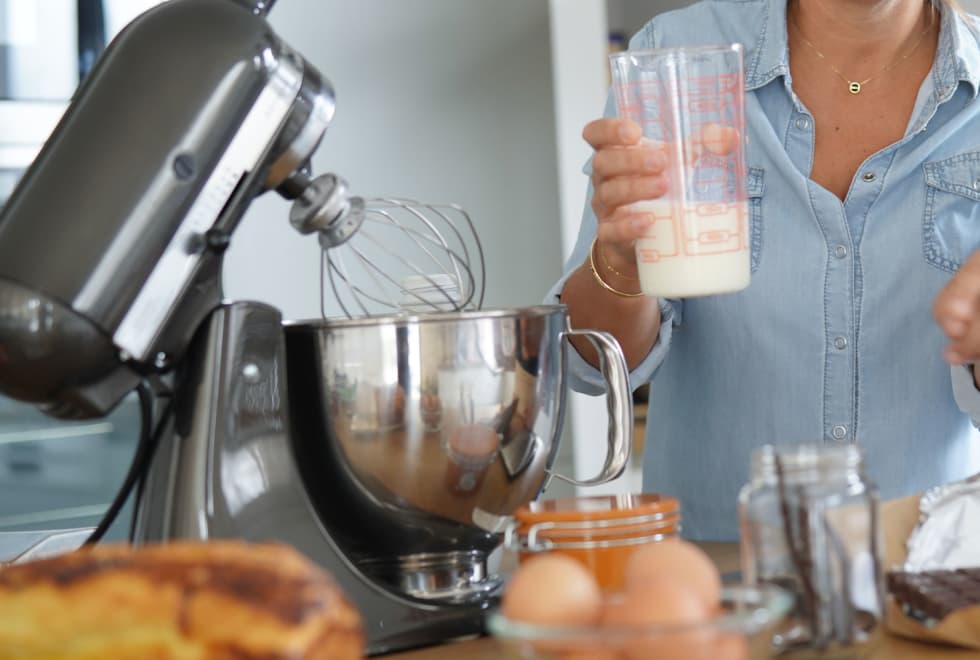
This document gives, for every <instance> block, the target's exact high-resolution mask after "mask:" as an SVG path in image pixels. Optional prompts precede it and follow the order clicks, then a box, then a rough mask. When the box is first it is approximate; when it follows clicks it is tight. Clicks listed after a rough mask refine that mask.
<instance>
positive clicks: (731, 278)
mask: <svg viewBox="0 0 980 660" xmlns="http://www.w3.org/2000/svg"><path fill="white" fill-rule="evenodd" d="M633 209H634V210H635V211H637V212H641V213H646V214H650V215H652V216H653V224H652V225H651V226H650V227H649V228H648V229H647V232H646V234H645V235H644V236H643V237H642V238H640V239H639V240H637V241H636V261H637V267H638V269H639V277H640V289H641V290H642V291H643V293H645V294H646V295H648V296H656V297H658V298H691V297H696V296H706V295H713V294H720V293H731V292H734V291H740V290H742V289H744V288H746V287H747V286H748V285H749V273H750V266H751V264H750V259H749V257H750V250H749V232H748V221H749V214H748V203H747V202H703V201H701V202H686V203H684V202H680V201H671V200H656V201H650V202H640V203H637V204H634V205H633Z"/></svg>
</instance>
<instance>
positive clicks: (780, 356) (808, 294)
mask: <svg viewBox="0 0 980 660" xmlns="http://www.w3.org/2000/svg"><path fill="white" fill-rule="evenodd" d="M967 21H970V22H971V24H972V21H973V19H972V18H969V17H964V16H960V15H957V14H956V13H955V12H953V11H945V12H944V15H943V18H942V27H941V32H940V39H939V48H938V51H937V55H936V61H935V64H934V66H933V69H932V72H931V73H930V74H929V75H928V76H927V77H926V79H925V80H924V82H923V83H922V88H921V89H920V91H919V95H918V99H917V101H916V104H915V109H914V111H913V113H912V117H911V120H910V122H909V125H908V129H907V130H906V133H905V136H904V137H903V138H902V139H901V140H900V141H899V142H898V143H896V144H893V145H891V146H889V147H887V148H885V149H883V150H881V151H879V152H878V153H875V154H873V155H872V156H870V157H869V158H868V159H867V160H866V161H865V162H864V163H863V164H862V165H861V167H860V168H859V169H858V171H857V173H856V175H855V177H854V180H853V182H852V183H851V188H850V191H849V192H848V195H847V198H846V200H845V201H844V202H843V203H842V202H841V200H840V199H838V198H837V197H836V196H835V195H834V194H832V193H831V192H829V191H827V190H826V189H824V188H822V187H821V186H819V185H817V184H815V183H814V182H813V181H811V180H810V179H809V173H810V170H811V166H812V162H813V151H814V120H813V117H812V115H811V114H810V112H809V111H808V110H807V108H806V107H805V106H804V105H803V103H802V102H801V101H800V99H799V98H798V97H797V96H796V94H795V93H794V92H793V84H792V79H791V76H790V71H789V66H788V51H787V42H786V6H785V0H707V1H705V2H700V3H698V4H696V5H693V6H691V7H688V8H685V9H681V10H677V11H673V12H669V13H665V14H663V15H660V16H658V17H656V18H655V19H654V20H653V21H651V22H650V23H649V24H648V25H647V26H646V27H645V28H644V29H643V31H641V32H640V33H639V34H638V35H636V37H634V39H633V40H632V42H631V48H634V49H639V48H650V47H666V46H680V45H702V44H711V43H724V42H729V43H731V42H739V43H741V44H743V46H744V47H745V70H746V89H747V96H746V104H747V123H748V150H747V159H748V165H749V180H748V193H749V199H750V206H751V220H752V223H751V239H752V240H751V247H752V283H751V285H750V286H749V288H748V289H746V290H745V291H742V292H740V293H737V294H732V295H723V296H713V297H706V298H692V299H688V300H670V301H661V310H662V312H663V325H662V326H661V329H660V338H659V340H658V342H657V344H656V345H655V346H654V348H653V350H652V352H651V353H650V355H649V356H647V358H646V359H645V360H644V361H643V363H642V364H641V365H640V366H639V367H637V369H636V370H635V371H634V372H633V373H632V374H631V378H632V384H633V386H634V387H637V386H639V385H641V384H643V383H645V382H648V381H652V385H651V395H650V407H649V413H648V418H647V419H648V421H647V439H646V451H645V456H644V490H647V491H657V492H664V493H669V494H672V495H675V496H678V497H679V498H680V500H681V503H682V506H683V516H684V517H683V525H684V530H685V536H687V537H690V538H693V539H707V540H711V539H716V540H728V539H734V538H736V537H737V535H738V528H737V524H738V522H737V513H736V500H737V494H738V491H739V488H740V487H741V486H742V485H743V484H744V483H745V482H746V481H747V479H748V476H749V460H750V455H751V452H752V450H753V449H754V448H756V447H759V446H760V445H763V444H769V443H771V444H792V443H799V442H823V443H826V444H831V445H832V444H834V443H858V444H859V445H860V446H861V447H862V449H863V451H864V454H865V461H866V466H867V471H868V473H869V475H870V477H871V478H872V479H873V480H874V481H875V482H876V483H877V484H878V485H879V487H880V490H881V494H882V496H883V497H884V498H892V497H897V496H901V495H905V494H911V493H913V492H917V491H921V490H923V489H925V488H928V487H930V486H933V485H936V484H940V483H944V482H948V481H951V480H954V479H958V478H962V477H965V476H968V475H969V474H972V473H974V472H977V471H978V470H980V462H978V458H977V457H978V456H980V452H978V447H976V446H975V444H974V443H975V442H976V440H975V439H974V436H973V428H972V425H971V415H970V414H969V411H973V412H974V414H973V417H974V419H978V418H980V394H978V393H977V392H976V390H975V388H974V387H973V386H972V383H971V382H970V376H969V374H968V373H967V372H966V370H965V369H964V368H956V369H952V370H951V369H950V367H949V366H948V365H947V364H945V363H944V362H943V357H942V356H943V347H944V345H945V343H946V342H945V339H944V336H943V335H942V333H941V332H940V330H939V328H938V327H937V325H936V323H935V322H934V321H933V318H932V302H933V299H934V297H935V295H936V293H937V292H938V291H939V290H940V288H941V287H942V286H943V285H944V284H945V283H946V282H947V281H948V280H949V278H950V277H951V276H952V275H953V273H954V272H955V271H956V270H957V268H958V267H959V266H960V265H961V264H962V263H963V261H964V260H965V259H966V258H967V257H968V256H969V255H970V254H971V253H972V252H973V251H974V250H976V249H978V248H980V102H978V100H977V89H978V82H980V80H978V77H980V46H978V39H977V36H976V35H975V33H974V32H973V31H972V29H971V24H968V23H967ZM840 111H841V112H846V111H847V109H846V107H841V108H840ZM586 169H587V170H588V167H587V168H586ZM590 196H591V190H590ZM595 228H596V219H595V216H594V215H593V214H592V212H591V210H589V208H588V205H587V208H586V212H585V216H584V218H583V221H582V226H581V230H580V234H579V237H578V242H577V244H576V247H575V250H574V252H573V254H572V255H571V258H570V260H569V262H568V264H567V267H566V275H565V277H564V278H562V280H561V281H559V282H558V283H557V284H556V285H555V287H554V288H553V289H552V291H551V292H550V293H549V296H548V300H549V302H556V301H557V300H558V299H559V294H560V292H561V289H562V287H563V285H564V281H565V279H566V278H567V276H568V274H569V273H570V272H571V271H572V270H573V269H575V268H576V267H578V266H579V265H581V264H582V262H583V261H584V259H585V258H586V257H587V255H588V250H589V245H590V243H591V241H592V238H593V237H594V235H595ZM572 363H573V366H572V371H573V373H574V375H575V380H576V381H577V385H576V387H577V388H579V389H582V390H583V391H588V392H593V393H598V392H599V391H601V389H600V388H601V384H600V383H601V381H600V380H599V378H598V377H597V374H596V372H595V370H594V369H592V368H591V367H589V366H588V365H587V364H586V363H585V362H584V361H583V360H582V359H581V358H580V357H579V356H578V355H575V356H574V357H573V360H572ZM954 382H955V384H956V385H955V387H956V390H957V392H956V396H954ZM957 401H958V402H959V406H958V405H957ZM964 410H966V411H968V412H964Z"/></svg>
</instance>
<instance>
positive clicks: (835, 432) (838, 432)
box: [830, 425, 847, 440]
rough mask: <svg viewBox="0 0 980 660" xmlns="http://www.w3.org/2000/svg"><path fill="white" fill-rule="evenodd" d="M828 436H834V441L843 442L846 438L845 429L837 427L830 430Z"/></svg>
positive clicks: (844, 427)
mask: <svg viewBox="0 0 980 660" xmlns="http://www.w3.org/2000/svg"><path fill="white" fill-rule="evenodd" d="M830 434H831V435H832V436H834V440H843V439H844V438H846V437H847V427H846V426H841V425H837V426H835V427H834V428H833V429H831V431H830Z"/></svg>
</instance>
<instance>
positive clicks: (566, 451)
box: [0, 0, 980, 538]
mask: <svg viewBox="0 0 980 660" xmlns="http://www.w3.org/2000/svg"><path fill="white" fill-rule="evenodd" d="M154 4H157V2H156V0H0V205H2V204H3V201H4V199H5V198H6V197H7V195H8V194H9V192H10V191H11V189H12V188H13V186H14V185H15V183H16V181H17V179H18V177H19V175H20V173H21V172H22V171H23V169H24V168H25V167H27V166H28V165H29V163H30V162H31V160H32V159H33V157H34V155H35V154H36V153H37V151H38V149H39V148H40V146H41V145H42V144H43V142H44V140H45V138H46V136H47V135H48V134H49V133H50V131H51V129H52V128H53V126H54V125H55V123H56V122H57V120H58V118H59V117H60V116H61V114H62V112H63V111H64V109H65V107H66V104H67V103H68V102H69V99H70V98H71V95H72V93H73V91H74V89H75V88H76V86H77V85H78V83H79V80H80V79H81V78H82V77H84V75H85V74H86V72H87V71H88V70H89V68H90V67H91V65H92V63H93V61H94V60H95V58H96V57H97V56H98V54H99V52H101V50H102V49H103V48H104V46H105V44H106V43H107V42H108V41H109V40H111V39H112V37H113V36H114V35H115V34H116V33H117V32H118V31H119V30H121V29H122V27H123V26H125V25H126V23H128V22H129V21H130V20H132V19H133V18H134V17H135V16H137V15H138V14H139V13H141V12H143V11H145V10H146V9H148V8H149V7H151V6H152V5H154ZM683 4H686V2H685V1H684V0H400V1H399V0H279V2H278V3H277V5H276V7H275V9H274V11H273V12H272V14H271V23H272V25H273V26H274V28H275V29H276V30H277V31H278V32H279V33H280V34H281V35H282V36H283V38H284V39H285V40H286V41H287V42H288V43H290V44H291V45H292V46H293V47H294V48H296V49H298V50H299V51H300V52H301V53H303V55H304V56H305V57H306V58H307V59H308V60H310V61H311V62H313V63H314V64H315V65H316V66H317V68H318V69H319V70H320V71H321V72H322V73H323V74H324V75H325V76H326V77H327V78H328V79H329V80H330V81H331V82H332V83H333V85H334V87H335V89H336V92H337V103H338V106H337V115H336V119H335V121H334V123H333V125H332V127H331V129H330V131H329V132H328V134H327V136H326V138H325V140H324V143H323V144H322V146H321V147H320V149H319V151H318V152H317V155H316V157H315V159H314V162H313V165H314V171H315V172H316V173H324V172H335V173H338V174H340V175H342V176H344V177H345V178H346V179H347V180H348V181H349V183H350V185H351V189H352V191H353V193H354V194H358V195H362V196H366V197H367V196H380V195H394V196H405V197H412V198H417V199H422V200H425V201H428V202H442V201H445V202H455V203H458V204H461V205H462V206H463V207H465V208H466V209H468V210H469V211H470V213H471V214H472V216H473V218H474V221H475V223H476V226H477V230H478V232H479V234H480V237H481V239H482V241H483V245H484V248H485V252H486V257H487V298H486V306H488V307H499V306H508V307H510V306H526V305H534V304H537V303H538V302H540V301H541V300H542V298H543V296H544V295H545V293H546V292H547V290H548V288H549V286H550V285H551V284H552V282H553V281H554V280H555V279H556V278H557V277H558V275H559V273H560V272H561V269H562V264H563V261H564V259H565V258H566V256H567V255H568V254H569V253H570V251H571V247H572V245H573V242H574V239H575V233H576V230H577V227H578V222H579V219H580V217H581V212H582V206H583V203H584V196H585V186H586V178H585V176H584V175H583V174H582V172H581V169H582V165H583V164H584V163H585V161H586V159H587V158H588V156H589V151H588V149H587V147H586V145H585V144H584V142H583V141H582V140H581V137H580V136H581V130H582V127H583V126H584V125H585V123H587V122H588V121H589V120H591V119H593V118H595V117H597V116H599V115H600V114H601V112H602V109H603V106H604V103H605V97H606V90H607V85H608V67H607V60H606V55H607V53H608V52H609V51H610V50H611V49H612V50H615V49H619V48H623V47H624V46H625V42H626V40H627V39H628V37H629V36H631V35H632V34H633V33H635V32H636V31H637V30H638V29H639V28H640V27H642V25H643V24H644V23H645V22H646V21H647V20H648V19H649V18H650V17H652V16H653V15H655V14H657V13H659V12H661V11H665V10H667V9H671V8H674V7H678V6H681V5H683ZM963 4H966V5H967V7H966V8H967V9H968V10H971V9H973V10H976V9H977V8H976V7H971V6H970V5H971V4H977V5H980V0H970V2H965V3H963ZM91 157H92V158H98V157H99V154H97V153H95V154H92V155H91ZM78 169H79V175H80V176H83V175H84V170H85V163H78ZM51 194H53V195H56V194H58V191H56V190H53V191H51ZM92 194H100V195H103V194H111V191H101V190H93V191H92ZM288 210H289V206H288V204H287V203H286V202H285V201H284V200H282V199H281V198H279V197H278V196H276V195H275V194H269V195H266V196H265V197H264V198H262V199H260V200H258V201H257V202H256V203H255V204H254V206H253V207H252V209H251V210H250V212H249V214H248V215H247V216H246V218H245V220H244V221H243V223H242V226H241V227H240V229H239V231H238V232H237V234H236V235H235V237H234V240H233V243H232V248H231V250H230V251H229V253H228V255H227V259H226V264H225V284H226V294H227V296H228V297H230V298H236V299H243V298H247V299H257V300H261V301H266V302H269V303H272V304H274V305H277V306H278V307H279V308H280V309H282V310H283V312H284V315H285V316H286V318H292V319H296V318H309V317H315V316H317V315H318V314H319V298H318V296H319V279H318V278H319V270H318V257H319V252H318V245H317V243H316V241H315V240H313V239H310V238H304V237H301V236H299V235H298V234H297V233H296V232H295V231H293V230H292V229H291V228H290V227H289V226H288V221H287V214H288ZM64 220H65V222H71V218H65V219H64ZM570 406H571V409H570V412H569V415H568V417H567V418H566V425H565V427H566V428H565V437H564V439H563V443H562V450H561V452H560V455H559V459H558V466H557V468H558V470H559V471H560V472H566V473H574V474H576V475H577V476H579V477H588V476H592V475H593V474H594V473H595V472H597V471H598V469H599V466H600V465H601V462H602V458H603V456H604V452H605V435H606V421H605V420H606V412H605V404H604V401H602V400H601V399H594V398H590V397H583V396H577V395H576V396H575V397H573V398H572V399H571V403H570ZM138 424H139V418H138V414H137V412H136V406H135V401H133V400H127V401H126V402H124V403H123V404H122V405H120V407H119V408H118V409H117V410H116V411H115V412H114V413H113V415H112V416H110V417H109V418H107V419H103V420H95V421H89V422H84V423H63V422H58V421H55V420H52V419H48V418H46V417H44V416H43V415H41V414H39V413H37V412H36V411H34V410H33V409H31V408H30V407H27V406H24V405H21V404H18V403H15V402H12V401H9V400H3V399H0V532H5V531H14V530H36V529H54V528H65V527H81V526H89V525H94V524H95V523H96V522H97V521H98V520H99V518H100V517H101V515H102V513H103V511H104V509H105V508H106V506H107V505H108V503H109V501H110V500H111V498H112V496H113V495H114V493H115V491H116V489H117V487H118V486H119V484H120V482H121V481H122V478H123V475H124V473H125V471H126V469H127V467H128V465H129V461H130V458H131V456H132V452H133V447H134V444H135V438H136V435H137V433H138ZM642 424H643V408H642V406H639V407H638V423H637V431H638V434H639V433H640V432H641V431H642ZM641 437H642V436H641V435H638V437H637V439H638V441H639V440H640V439H641ZM639 453H640V451H637V452H636V454H637V457H638V456H639ZM638 466H639V461H638V460H634V465H633V466H632V468H631V469H630V470H629V471H628V473H627V474H626V475H625V476H624V477H623V478H622V479H620V480H619V481H618V482H616V483H614V484H611V485H608V486H606V487H603V489H602V491H603V492H609V491H619V492H625V491H631V490H637V489H639V487H640V474H639V467H638ZM570 492H571V489H570V488H569V487H567V486H565V485H563V484H559V483H557V482H556V485H555V486H554V487H553V488H552V489H551V490H550V491H549V496H558V495H561V494H568V493H570ZM593 492H596V491H593ZM124 519H125V512H124V515H123V516H122V517H121V521H120V522H121V524H120V523H117V525H116V526H115V527H114V528H113V531H112V532H111V534H110V536H111V537H114V538H120V537H121V536H122V535H123V534H124V531H123V530H124V526H125V520H124Z"/></svg>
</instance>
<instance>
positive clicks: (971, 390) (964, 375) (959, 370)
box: [949, 364, 980, 427]
mask: <svg viewBox="0 0 980 660" xmlns="http://www.w3.org/2000/svg"><path fill="white" fill-rule="evenodd" d="M949 371H950V375H951V377H952V380H953V398H954V399H956V405H958V406H959V407H960V410H962V411H963V412H964V413H965V414H967V415H969V416H970V419H971V420H973V425H974V426H977V427H980V391H978V390H977V385H976V383H975V382H974V381H973V365H972V364H971V365H967V366H955V367H951V368H950V370H949Z"/></svg>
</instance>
